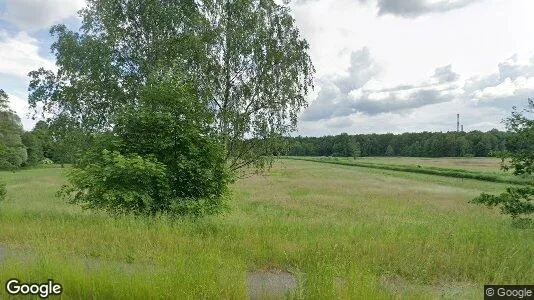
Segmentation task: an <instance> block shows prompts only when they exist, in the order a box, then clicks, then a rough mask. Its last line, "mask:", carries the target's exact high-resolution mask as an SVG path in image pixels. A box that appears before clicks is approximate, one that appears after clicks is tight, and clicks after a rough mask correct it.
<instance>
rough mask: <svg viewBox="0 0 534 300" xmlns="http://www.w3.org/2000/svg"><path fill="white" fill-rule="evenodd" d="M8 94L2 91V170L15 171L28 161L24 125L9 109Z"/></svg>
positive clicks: (0, 161) (0, 122) (0, 150)
mask: <svg viewBox="0 0 534 300" xmlns="http://www.w3.org/2000/svg"><path fill="white" fill-rule="evenodd" d="M8 103H9V99H8V96H7V94H6V93H5V92H4V91H3V90H1V89H0V169H15V168H18V167H20V166H21V165H22V164H23V163H24V162H26V160H27V159H28V154H27V152H26V147H24V144H23V143H22V133H23V129H22V123H21V122H20V118H19V117H18V116H17V114H16V113H15V112H13V111H12V110H11V109H9V106H8Z"/></svg>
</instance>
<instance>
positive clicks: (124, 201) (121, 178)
mask: <svg viewBox="0 0 534 300" xmlns="http://www.w3.org/2000/svg"><path fill="white" fill-rule="evenodd" d="M68 178H69V181H70V184H71V185H69V186H64V187H63V188H62V189H61V190H60V195H61V196H63V197H66V198H68V199H70V202H71V203H78V204H82V206H83V207H84V208H91V209H104V210H107V211H109V212H113V213H137V214H143V213H144V214H154V213H157V212H160V211H162V210H165V209H168V208H169V206H170V203H169V196H170V195H169V192H170V185H169V182H168V181H167V175H166V168H165V165H163V164H161V163H159V162H158V161H157V160H156V159H154V158H147V159H145V158H142V157H140V156H134V155H130V156H123V155H121V154H119V153H117V152H109V151H105V150H104V151H103V152H102V155H101V159H100V160H99V161H97V162H94V163H92V164H89V165H87V166H85V167H84V168H83V169H73V170H72V171H71V172H70V174H69V177H68Z"/></svg>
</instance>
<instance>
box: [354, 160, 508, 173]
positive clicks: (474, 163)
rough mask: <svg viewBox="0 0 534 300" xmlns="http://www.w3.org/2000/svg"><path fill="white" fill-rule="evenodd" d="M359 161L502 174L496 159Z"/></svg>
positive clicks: (499, 163)
mask: <svg viewBox="0 0 534 300" xmlns="http://www.w3.org/2000/svg"><path fill="white" fill-rule="evenodd" d="M358 160H361V161H364V162H373V163H380V164H396V165H416V166H417V165H419V166H423V167H440V168H451V169H463V170H468V171H482V172H501V170H500V167H501V159H499V158H495V157H469V158H462V157H440V158H432V157H361V158H358Z"/></svg>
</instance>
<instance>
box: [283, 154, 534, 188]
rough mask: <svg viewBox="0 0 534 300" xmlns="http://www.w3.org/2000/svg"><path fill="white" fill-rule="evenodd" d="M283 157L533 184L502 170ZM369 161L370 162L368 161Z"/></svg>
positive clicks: (344, 159)
mask: <svg viewBox="0 0 534 300" xmlns="http://www.w3.org/2000/svg"><path fill="white" fill-rule="evenodd" d="M285 159H293V160H304V161H312V162H319V163H327V164H334V165H345V166H356V167H365V168H373V169H382V170H392V171H401V172H411V173H420V174H429V175H439V176H447V177H456V178H467V179H477V180H484V181H491V182H500V183H509V184H518V185H534V179H533V178H532V177H518V176H512V175H511V174H504V173H502V172H500V173H496V172H484V171H472V170H463V169H458V168H454V169H453V168H443V167H434V166H423V165H402V164H399V163H393V164H391V163H390V164H384V163H375V162H373V161H376V160H370V159H363V160H361V159H353V158H346V157H286V158H285ZM369 161H371V162H369Z"/></svg>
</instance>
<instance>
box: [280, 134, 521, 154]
mask: <svg viewBox="0 0 534 300" xmlns="http://www.w3.org/2000/svg"><path fill="white" fill-rule="evenodd" d="M510 137H511V133H509V132H503V131H498V130H496V129H494V130H491V131H488V132H481V131H471V132H421V133H403V134H391V133H388V134H357V135H349V134H347V133H342V134H340V135H336V136H324V137H301V136H298V137H290V138H287V139H286V142H287V146H288V151H287V154H288V155H289V156H340V157H363V156H413V157H472V156H477V157H486V156H491V154H492V153H494V152H500V151H505V150H506V144H507V140H508V139H509V138H510Z"/></svg>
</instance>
